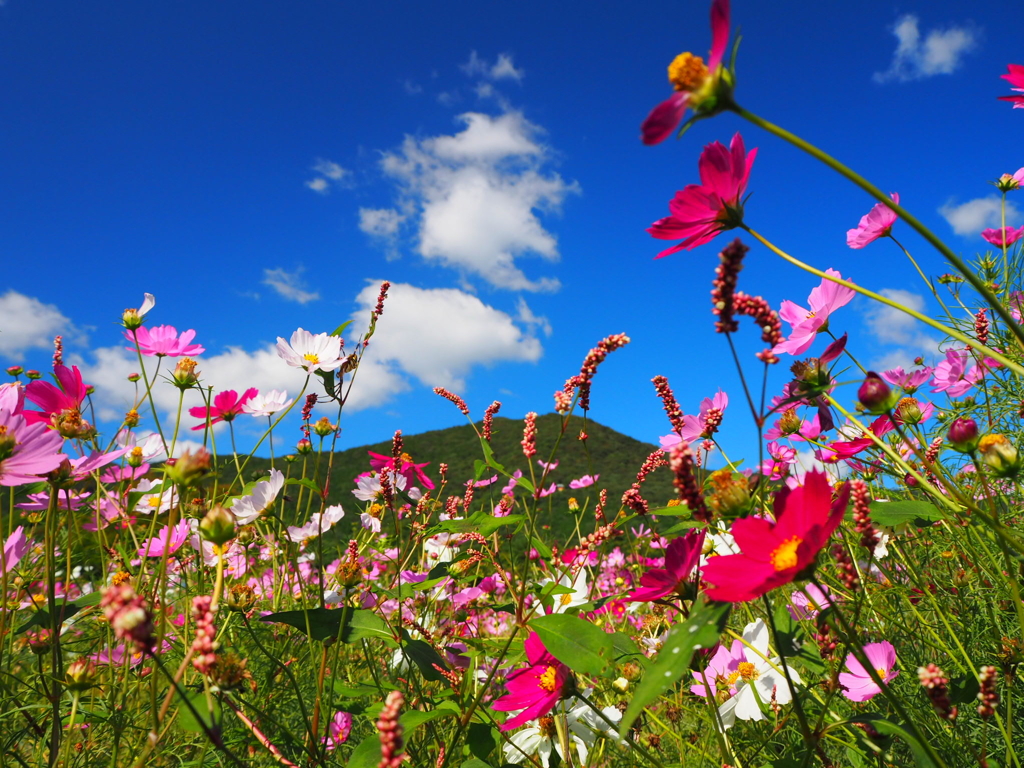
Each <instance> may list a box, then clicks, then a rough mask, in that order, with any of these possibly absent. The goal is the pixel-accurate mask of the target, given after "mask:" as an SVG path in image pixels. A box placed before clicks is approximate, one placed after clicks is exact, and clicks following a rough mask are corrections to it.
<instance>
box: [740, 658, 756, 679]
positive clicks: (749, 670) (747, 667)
mask: <svg viewBox="0 0 1024 768" xmlns="http://www.w3.org/2000/svg"><path fill="white" fill-rule="evenodd" d="M739 673H740V677H742V678H743V679H744V680H746V681H747V682H748V683H749V682H750V681H752V680H757V678H759V677H760V676H761V673H760V672H758V671H757V667H755V666H754V665H753V664H751V663H750V662H749V661H741V662H740V667H739Z"/></svg>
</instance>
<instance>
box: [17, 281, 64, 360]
mask: <svg viewBox="0 0 1024 768" xmlns="http://www.w3.org/2000/svg"><path fill="white" fill-rule="evenodd" d="M57 334H61V335H63V336H64V340H65V341H66V342H67V341H72V340H76V341H77V340H80V339H81V337H82V333H81V331H79V330H78V329H77V328H75V326H74V325H72V323H71V321H70V320H69V319H68V318H66V317H65V316H64V314H63V313H62V312H61V311H60V310H59V309H58V308H57V307H56V306H54V305H53V304H44V303H43V302H41V301H40V300H39V299H37V298H34V297H32V296H26V295H25V294H23V293H18V292H17V291H15V290H14V289H11V290H8V291H7V293H5V294H3V295H2V296H0V355H3V356H5V357H8V358H12V359H13V358H15V357H16V356H18V355H20V354H21V353H23V352H25V351H26V350H29V349H47V348H52V347H53V337H54V336H56V335H57Z"/></svg>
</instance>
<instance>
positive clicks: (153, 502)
mask: <svg viewBox="0 0 1024 768" xmlns="http://www.w3.org/2000/svg"><path fill="white" fill-rule="evenodd" d="M146 503H147V504H148V505H149V506H151V507H152V508H153V509H156V508H157V507H159V506H160V497H159V496H158V495H157V494H153V495H152V496H150V497H149V498H148V499H146Z"/></svg>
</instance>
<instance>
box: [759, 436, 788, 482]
mask: <svg viewBox="0 0 1024 768" xmlns="http://www.w3.org/2000/svg"><path fill="white" fill-rule="evenodd" d="M794 464H796V449H795V448H792V447H790V446H788V445H782V444H781V443H778V442H776V441H774V440H772V441H771V442H769V443H768V458H767V459H765V460H764V461H763V462H761V474H762V475H765V476H766V477H767V478H768V479H769V480H781V479H782V478H784V477H786V475H788V474H789V468H790V467H791V466H793V465H794Z"/></svg>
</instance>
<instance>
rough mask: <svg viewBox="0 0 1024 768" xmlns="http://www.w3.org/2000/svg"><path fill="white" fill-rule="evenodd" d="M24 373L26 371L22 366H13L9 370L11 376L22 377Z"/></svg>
mask: <svg viewBox="0 0 1024 768" xmlns="http://www.w3.org/2000/svg"><path fill="white" fill-rule="evenodd" d="M24 372H25V369H24V368H22V367H21V366H20V365H12V366H11V367H10V368H8V369H7V373H9V374H10V375H11V376H15V377H17V376H20V375H21V374H23V373H24Z"/></svg>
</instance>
